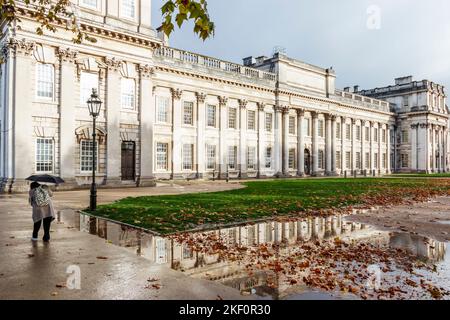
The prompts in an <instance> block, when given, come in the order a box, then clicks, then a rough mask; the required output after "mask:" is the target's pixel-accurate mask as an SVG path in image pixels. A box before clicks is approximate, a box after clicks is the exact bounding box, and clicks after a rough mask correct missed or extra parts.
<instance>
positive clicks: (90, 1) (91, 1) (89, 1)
mask: <svg viewBox="0 0 450 320" xmlns="http://www.w3.org/2000/svg"><path fill="white" fill-rule="evenodd" d="M81 5H82V6H84V7H89V8H91V9H97V8H98V0H81Z"/></svg>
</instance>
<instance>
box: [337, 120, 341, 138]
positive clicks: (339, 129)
mask: <svg viewBox="0 0 450 320" xmlns="http://www.w3.org/2000/svg"><path fill="white" fill-rule="evenodd" d="M336 139H338V140H342V124H341V123H340V122H336Z"/></svg>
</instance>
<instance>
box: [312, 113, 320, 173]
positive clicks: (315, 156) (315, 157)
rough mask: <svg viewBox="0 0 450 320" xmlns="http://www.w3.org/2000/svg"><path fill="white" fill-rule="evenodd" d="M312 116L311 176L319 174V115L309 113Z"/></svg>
mask: <svg viewBox="0 0 450 320" xmlns="http://www.w3.org/2000/svg"><path fill="white" fill-rule="evenodd" d="M311 115H312V149H313V150H312V175H313V176H317V175H318V174H319V143H318V139H319V114H318V113H317V112H311Z"/></svg>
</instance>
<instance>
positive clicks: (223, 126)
mask: <svg viewBox="0 0 450 320" xmlns="http://www.w3.org/2000/svg"><path fill="white" fill-rule="evenodd" d="M227 103H228V98H227V97H219V114H220V117H219V121H220V125H219V129H220V138H219V177H221V178H222V179H224V178H226V174H227V172H228V168H227V166H228V161H227V150H226V139H227V137H226V130H227Z"/></svg>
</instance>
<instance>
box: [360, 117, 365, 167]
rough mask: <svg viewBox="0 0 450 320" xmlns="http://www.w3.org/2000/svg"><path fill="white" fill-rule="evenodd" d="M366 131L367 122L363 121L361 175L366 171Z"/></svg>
mask: <svg viewBox="0 0 450 320" xmlns="http://www.w3.org/2000/svg"><path fill="white" fill-rule="evenodd" d="M365 131H366V121H365V120H361V174H363V173H364V170H366V157H365V155H366V151H365V150H364V141H365V133H366V132H365Z"/></svg>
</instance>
